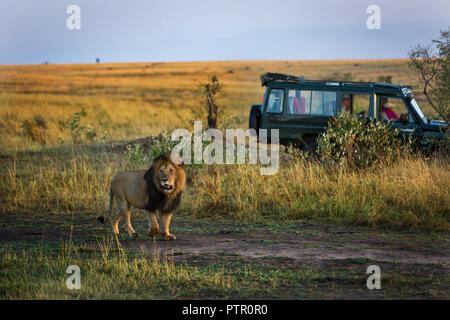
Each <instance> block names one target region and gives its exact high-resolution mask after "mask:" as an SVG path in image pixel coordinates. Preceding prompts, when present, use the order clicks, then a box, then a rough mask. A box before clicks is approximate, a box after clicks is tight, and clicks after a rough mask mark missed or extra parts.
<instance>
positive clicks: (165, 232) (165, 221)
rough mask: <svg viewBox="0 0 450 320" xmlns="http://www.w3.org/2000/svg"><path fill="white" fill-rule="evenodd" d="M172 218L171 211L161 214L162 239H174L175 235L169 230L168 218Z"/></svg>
mask: <svg viewBox="0 0 450 320" xmlns="http://www.w3.org/2000/svg"><path fill="white" fill-rule="evenodd" d="M171 219H172V213H165V214H161V223H162V226H163V230H162V238H163V240H175V239H176V237H175V235H173V234H170V232H169V225H170V220H171Z"/></svg>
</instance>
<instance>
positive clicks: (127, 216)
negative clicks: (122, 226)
mask: <svg viewBox="0 0 450 320" xmlns="http://www.w3.org/2000/svg"><path fill="white" fill-rule="evenodd" d="M125 217H126V219H127V220H126V221H127V229H128V233H129V235H130V236H132V237H133V238H137V237H139V233H137V232H136V231H134V229H133V226H132V225H131V212H130V209H128V210H125Z"/></svg>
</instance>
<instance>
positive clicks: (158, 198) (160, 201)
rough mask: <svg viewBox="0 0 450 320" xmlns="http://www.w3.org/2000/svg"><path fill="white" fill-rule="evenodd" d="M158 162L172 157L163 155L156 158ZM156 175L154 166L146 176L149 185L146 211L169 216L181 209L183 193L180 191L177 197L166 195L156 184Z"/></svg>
mask: <svg viewBox="0 0 450 320" xmlns="http://www.w3.org/2000/svg"><path fill="white" fill-rule="evenodd" d="M157 160H169V161H170V156H168V155H167V154H162V155H160V156H158V157H157V158H155V160H154V161H153V162H154V163H155V162H156V161H157ZM154 173H155V167H154V165H152V166H151V167H150V169H148V170H147V172H146V173H145V174H144V179H145V181H146V183H147V192H148V198H147V203H146V204H145V210H147V211H150V212H155V211H156V210H158V211H159V212H160V213H162V214H167V213H171V212H173V211H174V210H175V209H176V208H178V207H179V205H180V203H181V195H182V193H183V191H181V190H180V191H179V192H178V193H177V194H176V195H174V196H171V195H165V194H164V193H163V192H162V191H161V190H159V189H158V187H157V186H156V184H155V181H154V180H153V177H154Z"/></svg>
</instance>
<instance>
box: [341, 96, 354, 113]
mask: <svg viewBox="0 0 450 320" xmlns="http://www.w3.org/2000/svg"><path fill="white" fill-rule="evenodd" d="M342 112H343V113H346V114H347V115H350V114H351V113H352V99H351V97H350V94H348V93H344V94H343V95H342Z"/></svg>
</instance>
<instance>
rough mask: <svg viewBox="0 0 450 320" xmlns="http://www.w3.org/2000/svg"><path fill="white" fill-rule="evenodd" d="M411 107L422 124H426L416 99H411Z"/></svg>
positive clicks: (426, 121) (425, 118)
mask: <svg viewBox="0 0 450 320" xmlns="http://www.w3.org/2000/svg"><path fill="white" fill-rule="evenodd" d="M411 105H412V106H413V108H414V109H415V110H416V112H417V115H418V116H419V117H420V118H421V119H422V121H423V122H425V123H428V120H427V117H425V115H424V114H423V112H422V110H421V109H420V107H419V104H418V103H417V101H416V99H414V98H412V99H411Z"/></svg>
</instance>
